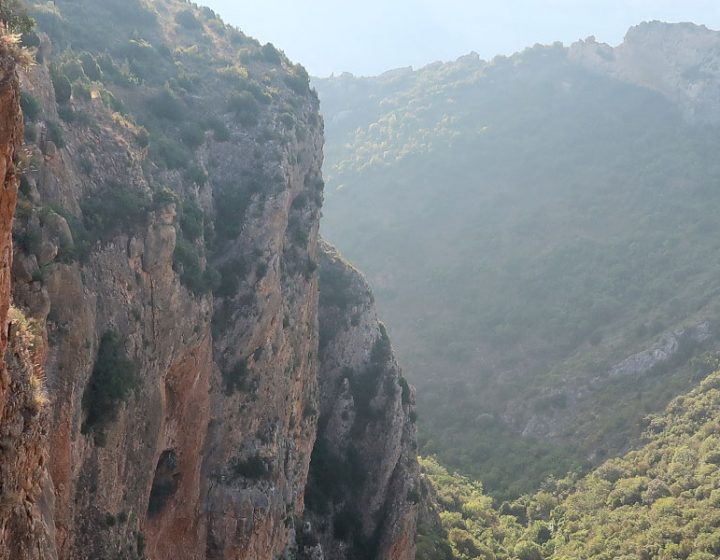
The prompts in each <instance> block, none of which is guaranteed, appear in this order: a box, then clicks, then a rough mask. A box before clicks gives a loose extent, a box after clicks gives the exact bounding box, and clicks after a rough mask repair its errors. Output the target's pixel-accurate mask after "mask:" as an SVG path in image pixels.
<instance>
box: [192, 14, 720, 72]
mask: <svg viewBox="0 0 720 560" xmlns="http://www.w3.org/2000/svg"><path fill="white" fill-rule="evenodd" d="M198 1H199V2H200V3H202V4H205V5H208V6H210V7H211V8H213V9H214V10H215V11H217V12H218V13H219V14H220V15H221V16H222V17H223V18H224V19H225V20H226V21H227V22H228V23H232V24H234V25H236V26H238V27H239V28H240V29H242V30H243V31H244V32H245V33H247V34H248V35H252V36H254V37H256V38H257V39H259V40H261V41H262V42H267V41H269V42H272V43H274V44H275V45H276V46H278V47H279V48H281V49H282V50H284V51H285V52H286V53H287V55H288V56H289V57H290V58H291V59H293V60H294V61H296V62H301V63H302V64H304V65H305V67H306V68H307V69H308V70H309V71H310V73H311V74H314V75H316V76H325V75H329V74H330V73H332V72H334V73H340V72H343V71H349V72H353V73H354V74H358V75H374V74H379V73H380V72H383V71H385V70H389V69H391V68H397V67H400V66H415V67H418V66H422V65H424V64H428V63H430V62H433V61H435V60H452V59H455V58H457V57H458V56H460V55H463V54H466V53H468V52H470V51H476V52H478V53H479V54H480V56H481V57H483V58H492V57H493V56H494V55H496V54H511V53H513V52H516V51H518V50H521V49H523V48H524V47H526V46H531V45H533V44H535V43H552V42H554V41H563V42H564V43H570V42H573V41H575V40H577V39H580V38H585V37H587V36H589V35H595V36H596V37H597V39H598V40H599V41H604V42H607V43H610V44H617V43H619V42H621V41H622V38H623V36H624V35H625V32H626V31H627V29H628V28H629V27H630V26H632V25H635V24H637V23H639V22H641V21H645V20H654V19H659V20H662V21H673V22H677V21H692V22H695V23H701V24H704V25H707V26H708V27H710V28H712V29H718V28H720V1H719V0H363V1H357V0H198Z"/></svg>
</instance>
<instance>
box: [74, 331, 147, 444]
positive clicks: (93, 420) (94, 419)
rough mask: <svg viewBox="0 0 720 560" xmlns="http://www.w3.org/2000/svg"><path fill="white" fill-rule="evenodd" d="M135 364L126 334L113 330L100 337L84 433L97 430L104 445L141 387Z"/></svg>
mask: <svg viewBox="0 0 720 560" xmlns="http://www.w3.org/2000/svg"><path fill="white" fill-rule="evenodd" d="M137 383H138V380H137V373H136V371H135V365H134V364H133V363H132V362H131V361H130V360H129V359H128V358H127V355H126V354H125V344H124V340H123V339H122V337H121V336H120V335H119V334H118V333H116V332H112V331H108V332H106V333H105V334H104V335H103V337H102V339H100V348H99V349H98V354H97V358H96V360H95V366H94V367H93V371H92V374H91V375H90V381H89V382H88V384H87V386H86V388H85V393H84V394H83V400H82V404H83V411H84V412H85V421H84V422H83V425H82V433H83V434H88V433H90V432H94V434H95V440H96V442H97V443H98V444H99V445H100V444H102V442H104V433H105V429H106V428H107V427H108V425H109V424H110V423H112V422H114V421H115V420H116V419H117V414H118V412H119V410H120V406H121V405H122V404H123V403H124V402H125V401H127V399H128V398H129V397H130V393H131V392H132V390H133V389H134V388H135V387H136V386H137Z"/></svg>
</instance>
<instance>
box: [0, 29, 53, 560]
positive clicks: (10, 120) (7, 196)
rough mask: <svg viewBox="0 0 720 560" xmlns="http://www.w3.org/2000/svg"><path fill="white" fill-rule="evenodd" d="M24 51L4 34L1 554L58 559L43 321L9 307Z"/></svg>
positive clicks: (0, 84)
mask: <svg viewBox="0 0 720 560" xmlns="http://www.w3.org/2000/svg"><path fill="white" fill-rule="evenodd" d="M18 55H19V53H18V51H17V49H16V47H15V46H14V45H13V43H12V42H11V41H10V40H8V38H7V37H3V36H0V183H2V190H1V191H0V254H1V255H2V263H0V325H2V331H0V352H2V355H3V356H4V359H3V362H2V368H1V369H0V558H2V559H3V560H5V559H7V560H10V559H14V558H28V559H40V558H52V557H53V556H52V554H51V553H49V552H50V551H51V550H52V544H51V542H50V541H51V539H52V534H51V527H52V516H51V514H50V507H51V504H52V493H51V492H50V490H51V487H50V484H49V480H48V478H47V473H46V470H45V466H46V461H47V459H48V457H47V451H46V437H45V436H46V429H47V418H46V407H45V404H46V397H45V394H44V391H43V387H42V372H43V368H42V363H43V361H44V357H45V343H44V342H45V341H44V332H43V330H42V327H41V326H40V325H38V324H36V323H34V322H31V321H28V319H27V318H26V317H25V316H24V315H23V313H22V312H21V311H20V310H18V309H16V308H11V307H10V302H11V297H10V289H11V266H12V237H11V234H12V220H13V215H14V212H15V203H16V199H17V191H18V176H17V172H16V164H17V162H18V161H19V160H20V158H21V151H20V145H21V143H22V133H23V124H22V118H21V115H20V106H19V99H20V97H19V83H18V76H17V68H16V67H17V58H18Z"/></svg>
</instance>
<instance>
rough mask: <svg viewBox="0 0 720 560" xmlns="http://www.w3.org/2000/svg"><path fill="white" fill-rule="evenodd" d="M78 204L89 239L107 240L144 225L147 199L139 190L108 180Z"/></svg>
mask: <svg viewBox="0 0 720 560" xmlns="http://www.w3.org/2000/svg"><path fill="white" fill-rule="evenodd" d="M80 206H81V208H82V212H83V222H84V226H85V228H86V229H87V231H88V233H89V235H90V236H91V238H93V239H98V240H102V241H109V240H110V239H112V238H113V237H114V236H116V235H119V234H121V233H130V232H132V231H134V230H135V229H137V228H138V227H140V226H142V225H144V224H145V222H146V220H147V213H148V211H149V209H150V200H149V198H148V196H147V195H146V194H145V193H143V192H139V191H136V190H133V189H132V188H128V187H126V186H125V185H121V184H120V183H116V182H110V183H108V184H107V185H106V186H105V187H104V188H103V189H101V190H100V191H99V192H97V193H95V194H92V195H88V196H87V197H85V198H84V199H83V200H82V201H81V204H80Z"/></svg>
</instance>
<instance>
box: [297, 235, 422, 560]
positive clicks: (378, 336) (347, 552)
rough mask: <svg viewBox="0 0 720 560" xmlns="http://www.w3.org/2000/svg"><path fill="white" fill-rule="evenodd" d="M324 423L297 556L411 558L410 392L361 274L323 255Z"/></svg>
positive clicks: (415, 484)
mask: <svg viewBox="0 0 720 560" xmlns="http://www.w3.org/2000/svg"><path fill="white" fill-rule="evenodd" d="M320 364H321V372H320V400H319V405H320V422H319V428H318V439H317V442H316V445H315V448H314V450H313V458H312V461H311V463H310V484H309V486H308V494H307V505H308V512H307V515H306V521H307V525H305V526H304V527H303V528H302V529H301V534H300V539H299V542H300V552H301V558H315V556H313V552H317V551H318V550H323V551H324V558H328V559H329V558H333V559H345V558H347V559H351V558H385V559H397V560H411V559H412V558H414V557H415V544H414V540H415V527H416V522H417V512H418V502H419V499H420V487H419V467H418V464H417V457H416V456H417V452H416V445H415V419H416V417H415V411H414V404H415V403H414V395H413V393H412V390H411V388H410V387H409V386H408V384H407V381H405V379H404V378H403V377H402V375H401V372H400V368H399V367H398V364H397V362H396V361H395V358H394V356H393V353H392V349H391V346H390V340H389V338H388V335H387V331H386V330H385V327H384V326H383V325H382V323H380V322H379V321H378V318H377V314H376V311H375V306H374V299H373V296H372V294H371V292H370V289H369V288H368V285H367V283H366V282H365V280H364V278H363V277H362V276H361V275H360V273H359V272H357V271H356V270H355V269H354V268H352V267H351V266H350V265H349V264H348V263H347V262H346V261H344V260H343V259H342V257H340V255H339V254H338V253H337V252H336V251H335V250H334V249H333V248H332V247H330V246H328V245H326V244H325V245H323V247H322V253H321V259H320Z"/></svg>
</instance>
